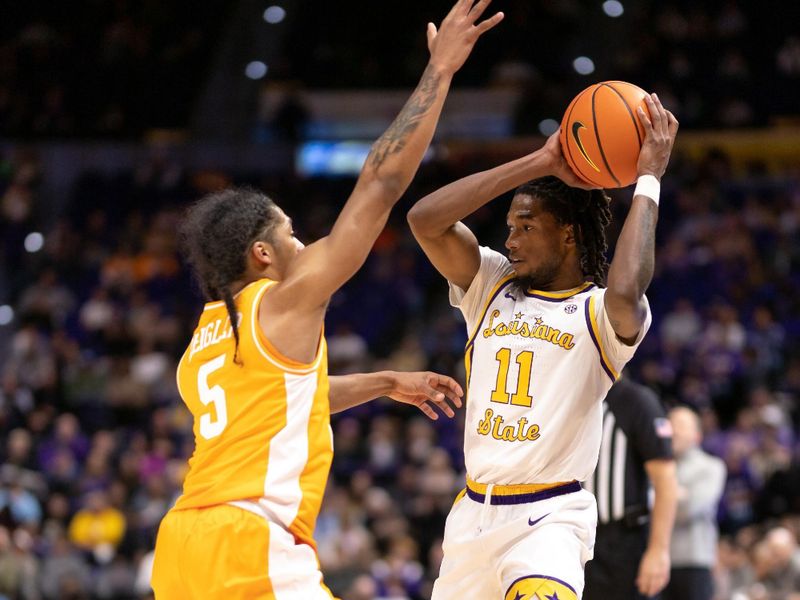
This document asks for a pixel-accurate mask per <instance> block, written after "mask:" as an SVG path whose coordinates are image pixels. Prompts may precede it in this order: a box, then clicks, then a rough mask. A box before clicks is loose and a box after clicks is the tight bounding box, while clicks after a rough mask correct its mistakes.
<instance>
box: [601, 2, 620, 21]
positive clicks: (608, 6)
mask: <svg viewBox="0 0 800 600" xmlns="http://www.w3.org/2000/svg"><path fill="white" fill-rule="evenodd" d="M603 12H604V13H606V14H607V15H608V16H609V17H614V18H616V17H621V16H622V13H624V12H625V7H624V6H622V2H618V0H606V1H605V2H603Z"/></svg>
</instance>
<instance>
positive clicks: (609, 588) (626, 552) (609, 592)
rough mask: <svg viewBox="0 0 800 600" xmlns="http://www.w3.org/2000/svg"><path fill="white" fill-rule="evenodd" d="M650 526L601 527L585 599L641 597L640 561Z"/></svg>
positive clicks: (631, 599)
mask: <svg viewBox="0 0 800 600" xmlns="http://www.w3.org/2000/svg"><path fill="white" fill-rule="evenodd" d="M647 533H648V528H647V526H646V525H644V526H638V527H627V526H625V525H623V524H621V523H620V524H617V523H610V524H607V525H598V526H597V540H596V541H595V544H594V558H593V559H592V560H591V561H589V562H588V563H586V587H585V588H584V590H583V600H640V599H643V598H644V596H642V595H641V594H639V592H638V591H637V590H636V575H637V574H638V573H639V562H640V561H641V560H642V555H643V554H644V551H645V549H646V548H647Z"/></svg>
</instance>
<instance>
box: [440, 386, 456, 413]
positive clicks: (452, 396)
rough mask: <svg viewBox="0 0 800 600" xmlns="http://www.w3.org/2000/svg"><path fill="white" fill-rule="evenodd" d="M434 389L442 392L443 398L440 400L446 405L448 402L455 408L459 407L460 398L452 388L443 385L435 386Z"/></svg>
mask: <svg viewBox="0 0 800 600" xmlns="http://www.w3.org/2000/svg"><path fill="white" fill-rule="evenodd" d="M436 389H438V390H439V391H440V392H442V393H443V394H444V399H443V400H441V403H442V404H445V405H447V403H448V402H450V403H451V404H452V405H453V406H455V407H456V408H461V398H459V397H458V396H457V395H456V393H455V392H453V390H451V389H450V388H448V387H445V386H443V385H438V386H436ZM448 406H449V405H448Z"/></svg>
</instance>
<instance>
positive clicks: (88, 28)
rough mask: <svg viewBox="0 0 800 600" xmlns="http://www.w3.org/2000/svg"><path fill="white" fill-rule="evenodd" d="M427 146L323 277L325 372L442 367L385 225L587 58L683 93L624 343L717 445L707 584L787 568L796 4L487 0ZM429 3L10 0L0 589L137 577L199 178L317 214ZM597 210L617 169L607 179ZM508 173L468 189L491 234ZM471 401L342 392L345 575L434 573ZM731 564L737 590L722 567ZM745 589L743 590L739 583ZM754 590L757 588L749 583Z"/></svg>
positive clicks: (491, 161) (325, 540)
mask: <svg viewBox="0 0 800 600" xmlns="http://www.w3.org/2000/svg"><path fill="white" fill-rule="evenodd" d="M494 5H496V6H495V7H496V9H497V10H503V11H504V12H505V13H506V19H505V21H504V22H503V23H502V24H501V25H500V26H498V28H497V29H496V30H495V31H492V32H490V33H489V34H487V35H486V37H485V39H482V40H481V41H480V42H479V44H478V47H477V48H476V50H475V52H474V53H473V55H472V56H471V57H470V59H469V61H468V63H467V64H466V66H465V67H464V69H463V70H462V71H461V72H459V74H458V75H457V77H456V80H455V84H454V89H453V91H452V93H451V95H450V97H449V98H448V101H447V104H446V106H445V109H444V113H443V116H442V121H441V126H440V127H439V129H438V132H437V136H436V138H435V140H434V144H433V145H432V147H431V150H430V151H429V154H428V156H427V157H426V159H425V161H424V163H423V166H422V167H421V169H420V172H419V174H418V176H417V177H416V179H415V181H414V183H413V184H412V186H411V188H410V189H409V191H408V193H407V196H406V198H404V199H403V200H402V201H401V202H400V205H399V206H398V208H397V209H396V211H395V212H394V214H393V216H392V218H391V219H390V222H389V224H388V226H387V228H386V230H385V232H384V233H383V234H382V236H381V237H380V239H379V240H378V242H377V243H376V245H375V249H374V252H373V254H372V255H371V256H370V258H369V260H368V262H367V264H366V265H365V267H364V268H363V269H362V270H361V271H360V272H359V273H358V275H357V276H356V277H355V278H354V279H353V280H352V281H351V282H350V283H349V284H348V285H347V286H345V287H344V288H343V289H342V290H341V291H340V292H339V293H337V294H336V296H334V298H333V301H332V302H331V306H330V309H329V313H328V318H327V325H326V327H327V332H328V335H329V338H328V339H329V353H330V370H331V372H332V373H347V372H353V371H360V370H372V369H381V368H390V369H397V370H411V369H432V370H437V371H440V372H443V373H446V374H450V375H454V376H456V377H458V378H459V379H460V380H461V381H462V382H463V366H462V358H463V356H462V352H463V347H464V343H465V341H466V339H465V338H466V336H465V332H464V326H463V322H461V320H460V317H459V315H458V313H457V312H456V311H453V310H450V308H449V306H448V303H447V300H446V297H447V294H446V292H447V288H446V284H445V283H444V282H443V281H442V280H441V278H440V277H439V276H438V274H437V273H435V271H434V270H433V269H432V267H431V266H430V264H429V263H428V261H427V260H426V259H425V257H424V256H423V255H422V253H421V252H420V250H419V248H418V246H417V244H416V243H415V242H414V240H413V238H412V236H411V234H410V232H409V230H408V227H407V225H406V222H405V213H406V212H407V210H408V208H409V207H410V206H411V204H412V203H413V201H415V200H416V199H419V198H420V197H422V196H423V195H425V194H427V193H429V192H431V191H432V190H434V189H436V188H437V187H439V186H441V185H443V184H445V183H448V182H450V181H452V180H454V179H456V178H458V177H460V176H463V175H466V174H469V173H472V172H474V171H476V170H480V169H485V168H489V167H492V166H495V165H497V164H499V163H500V162H502V161H505V160H509V159H512V158H516V157H518V156H521V155H523V154H525V153H527V152H529V151H531V150H532V149H534V148H536V147H538V146H539V145H540V144H541V143H543V141H544V136H546V135H549V134H550V133H552V132H553V131H555V130H556V129H557V127H558V124H559V122H560V120H561V117H562V115H563V111H564V109H565V107H566V106H567V104H568V102H569V101H570V100H571V98H572V97H573V96H574V95H575V94H576V93H577V92H579V91H580V90H582V89H584V88H585V87H586V86H588V85H590V84H591V83H594V82H597V81H603V80H609V79H619V80H626V81H631V82H633V83H636V84H637V85H639V86H641V87H643V88H645V89H647V90H650V91H655V92H657V93H658V94H659V97H660V98H661V99H662V101H663V103H664V105H665V106H666V107H667V108H669V109H670V110H671V111H673V112H674V113H675V114H676V116H677V117H678V119H679V120H680V122H681V130H680V133H679V136H678V142H677V148H676V151H675V153H674V154H673V159H672V162H671V164H670V167H669V170H668V171H667V175H666V176H665V178H664V182H663V193H662V196H663V198H662V201H661V205H660V222H659V227H658V240H657V252H656V261H657V262H656V273H655V277H654V281H653V283H652V285H651V287H650V289H649V291H648V297H649V299H650V302H651V306H652V309H653V316H654V325H653V328H652V329H651V332H650V334H649V335H648V337H647V338H646V340H645V341H644V343H643V345H642V347H641V349H640V351H639V353H638V354H637V356H636V358H635V359H634V360H633V362H632V363H631V365H630V370H631V373H632V375H634V376H635V377H636V378H637V379H639V380H640V381H642V382H643V383H645V384H646V385H648V386H650V387H651V388H653V389H654V390H656V391H657V392H658V394H659V396H660V398H661V399H662V401H663V402H664V403H665V405H666V406H673V405H676V404H688V405H690V406H692V407H694V408H695V409H696V410H697V411H699V413H700V414H701V417H702V422H703V428H704V448H705V449H706V450H707V451H708V452H711V453H712V454H715V455H717V456H719V457H721V458H722V459H723V460H725V462H726V464H727V467H728V479H727V482H726V487H725V492H724V495H723V499H722V502H721V504H720V507H719V512H718V522H719V524H720V528H721V530H722V532H723V534H724V536H723V539H722V541H721V544H720V553H719V561H718V566H717V569H716V571H715V577H716V581H717V589H718V598H720V599H722V598H737V599H738V598H769V599H772V598H789V597H791V595H790V594H791V593H793V592H795V591H797V590H798V589H800V553H798V549H797V539H798V535H799V534H800V444H799V443H798V432H799V431H800V405H799V404H798V398H799V396H800V337H799V335H800V268H799V267H800V241H798V240H800V235H799V234H800V33H798V26H797V24H798V23H800V3H796V2H783V1H777V0H775V1H773V0H766V1H764V2H760V3H752V2H744V1H736V0H707V1H688V0H686V1H677V0H674V1H655V0H652V1H649V0H637V1H632V0H628V1H622V2H618V1H615V0H607V1H605V2H603V1H601V0H598V1H589V0H581V1H579V0H563V1H559V2H548V1H545V0H495V2H494ZM449 7H450V2H449V0H447V1H443V0H428V1H426V2H419V3H417V2H409V1H408V0H405V1H402V2H401V1H400V0H386V1H384V2H381V3H379V4H375V5H374V6H371V7H370V10H367V9H366V8H365V6H364V3H363V2H357V1H355V0H337V1H336V2H323V1H319V0H318V1H314V0H305V1H301V0H274V1H273V0H267V1H263V2H258V1H255V0H238V1H230V0H228V1H222V0H205V1H203V2H188V1H179V0H160V1H156V0H138V1H133V0H114V1H106V0H84V1H76V2H47V1H43V0H39V1H37V0H34V1H30V2H24V3H20V2H17V3H9V2H6V3H4V4H3V5H2V7H0V457H1V458H2V468H1V469H0V597H4V596H5V597H8V598H24V599H36V598H46V599H50V598H60V599H68V598H76V599H77V598H146V597H148V595H149V583H148V580H149V568H150V563H151V560H152V555H151V551H152V547H153V543H154V539H155V533H156V529H157V526H158V523H159V521H160V519H161V517H162V516H163V515H164V513H165V512H166V511H167V510H168V508H169V507H170V506H171V504H172V502H173V501H174V499H175V498H176V496H177V495H178V494H179V493H180V486H181V482H182V478H183V474H184V470H185V466H186V459H187V457H188V456H189V455H190V454H191V451H192V446H193V438H192V431H191V421H190V419H189V413H188V411H187V410H186V409H185V408H184V406H183V405H182V403H181V400H180V397H179V395H178V392H177V389H176V386H175V365H176V362H177V360H178V358H179V357H180V355H181V353H182V352H183V350H184V348H185V346H186V343H187V341H188V340H189V338H190V335H191V331H192V328H193V326H194V324H195V322H196V317H197V314H198V313H199V310H200V308H201V306H202V301H203V300H202V298H201V296H200V294H199V290H198V288H197V286H196V285H195V283H194V282H193V281H191V278H190V276H189V274H188V271H187V269H186V268H185V266H184V265H183V263H182V260H181V257H180V255H179V253H178V251H177V240H176V239H175V231H176V225H177V223H178V221H179V220H180V218H181V213H182V211H183V209H184V208H185V207H186V206H187V204H188V203H190V202H192V201H193V200H195V199H197V198H199V197H200V196H201V195H203V194H204V193H206V192H209V191H214V190H218V189H220V188H222V187H225V186H228V185H232V184H250V185H254V186H256V187H258V188H260V189H262V190H264V191H265V192H266V193H268V194H269V195H271V196H272V197H274V199H275V200H276V202H277V203H278V204H279V205H281V206H282V207H284V208H286V210H287V212H288V213H289V214H291V215H292V217H293V219H294V223H295V228H296V230H297V231H298V234H299V236H300V238H301V240H302V241H304V242H308V241H312V240H314V239H317V238H319V237H320V236H322V235H325V234H326V233H327V232H328V230H329V228H330V226H331V224H332V223H333V220H334V218H335V216H336V214H337V212H338V210H339V209H340V207H341V206H342V205H343V203H344V201H345V199H346V198H347V196H348V195H349V193H350V191H351V190H352V186H353V183H354V177H355V175H356V174H357V172H358V169H359V167H360V164H361V162H363V160H364V158H365V157H366V154H367V153H368V151H369V147H370V145H371V143H372V142H373V140H374V138H375V137H376V136H377V135H378V134H380V133H381V132H382V131H383V129H384V128H385V127H386V126H387V125H388V124H389V123H390V121H391V120H392V118H393V117H394V116H395V114H396V113H397V111H398V109H399V108H400V106H401V105H402V103H403V102H404V101H405V99H406V98H407V97H408V94H409V93H410V90H411V88H412V87H413V86H414V85H415V84H416V81H417V78H418V76H419V73H421V72H422V70H423V68H424V65H425V62H426V60H427V49H426V46H425V25H426V23H427V22H428V21H438V20H440V19H441V18H442V16H443V15H444V14H446V12H447V10H449ZM611 195H612V198H613V199H614V203H613V209H614V221H613V223H612V225H611V229H610V231H609V238H610V240H612V248H611V250H610V252H612V253H613V240H615V239H616V236H617V234H618V230H619V227H620V225H621V223H622V221H623V218H624V215H625V214H626V211H627V206H628V204H629V202H630V195H631V191H630V190H614V191H612V192H611ZM508 201H509V198H508V197H505V198H501V199H498V200H497V201H495V202H493V203H491V204H490V205H488V206H487V207H486V208H484V209H482V210H480V211H478V212H477V213H476V214H474V215H473V216H472V217H470V221H469V224H470V226H471V227H472V228H473V230H474V231H475V232H476V233H477V235H478V237H479V239H480V240H481V243H483V244H487V245H492V246H494V247H496V248H498V249H501V248H502V243H503V240H504V236H505V213H506V211H507V208H508ZM462 426H463V425H462V415H460V414H459V415H457V416H456V418H455V419H454V420H452V421H450V420H444V419H440V420H439V421H437V422H430V421H428V420H427V419H425V418H424V417H422V416H421V415H418V414H417V413H414V412H412V411H411V410H410V409H408V408H407V407H403V406H398V405H395V404H391V403H388V402H376V403H372V404H369V405H365V406H362V407H358V408H356V409H354V410H352V411H349V412H347V413H344V414H342V415H337V416H336V418H335V419H334V423H333V428H334V434H335V438H334V439H335V452H336V454H335V458H334V464H333V471H332V474H331V481H330V483H329V487H328V492H327V497H326V503H325V506H324V508H323V512H322V514H321V515H320V519H319V523H318V529H317V532H316V538H317V540H318V541H319V552H320V558H321V561H322V566H323V572H324V573H325V576H326V581H327V582H328V584H329V585H330V587H331V588H332V589H333V590H334V591H335V592H336V593H337V594H338V595H341V596H342V597H343V598H344V599H346V600H370V599H373V598H382V599H393V600H399V599H403V598H406V599H411V600H418V599H424V598H429V596H430V586H431V582H432V580H433V578H434V577H435V575H436V573H437V571H438V565H439V561H440V559H441V549H440V538H441V534H442V531H443V527H444V518H445V515H446V514H447V512H448V511H449V509H450V506H451V504H452V501H453V498H454V496H455V494H456V493H457V492H458V490H460V489H461V488H462V487H463V481H464V473H463V458H462V452H461V443H462ZM737 590H738V591H737ZM737 594H739V595H737ZM759 594H760V595H759Z"/></svg>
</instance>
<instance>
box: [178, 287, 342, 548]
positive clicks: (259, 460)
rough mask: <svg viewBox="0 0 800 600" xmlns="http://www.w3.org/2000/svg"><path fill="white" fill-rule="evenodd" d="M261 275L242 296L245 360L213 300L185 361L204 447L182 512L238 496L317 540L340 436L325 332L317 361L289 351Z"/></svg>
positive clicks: (189, 399) (183, 376)
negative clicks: (278, 334)
mask: <svg viewBox="0 0 800 600" xmlns="http://www.w3.org/2000/svg"><path fill="white" fill-rule="evenodd" d="M273 285H275V282H274V281H270V280H268V279H261V280H259V281H255V282H253V283H251V284H250V285H248V286H247V287H245V288H244V289H243V290H242V291H241V292H239V294H237V295H236V297H235V299H234V302H235V304H236V308H237V312H238V319H239V336H240V342H239V355H238V356H239V359H240V361H241V362H242V365H238V364H236V363H235V362H234V349H235V340H234V337H233V329H232V328H231V325H230V320H229V318H228V311H227V310H226V308H225V303H224V302H212V303H209V304H206V306H205V309H204V310H203V313H202V315H201V316H200V321H199V323H198V324H197V328H196V329H195V332H194V335H193V336H192V341H191V343H190V344H189V347H188V348H187V349H186V352H185V353H184V355H183V358H181V361H180V363H178V373H177V379H178V389H179V391H180V394H181V397H182V398H183V401H184V402H185V403H186V406H187V407H188V408H189V410H190V411H191V412H192V415H193V416H194V427H193V430H194V438H195V450H194V453H193V454H192V457H191V458H190V459H189V472H188V474H187V476H186V480H185V482H184V485H183V495H182V496H181V497H180V498H179V499H178V501H177V503H176V504H175V510H182V509H188V508H200V507H205V506H213V505H218V504H224V503H227V504H233V505H234V506H239V507H241V508H244V509H245V510H249V511H251V512H254V513H256V514H259V515H262V516H265V517H266V518H267V519H269V520H270V521H272V522H274V523H277V524H279V525H281V526H283V527H284V528H285V529H287V530H288V531H289V532H290V533H292V534H293V535H294V536H295V537H296V539H298V540H300V541H302V542H304V543H307V544H310V545H311V546H312V547H313V546H314V543H313V540H312V534H313V531H314V524H315V521H316V518H317V515H318V513H319V509H320V504H321V503H322V495H323V492H324V490H325V482H326V480H327V478H328V471H329V470H330V465H331V459H332V458H333V441H332V434H331V428H330V404H329V400H328V389H329V388H328V360H327V351H326V345H325V338H324V337H323V335H322V332H321V331H320V334H319V335H320V342H319V349H318V351H317V355H316V357H315V359H314V361H313V362H311V363H309V364H302V363H298V362H297V361H294V360H291V359H288V358H286V357H284V356H282V355H281V354H280V353H279V352H278V351H277V350H275V348H274V347H273V346H272V345H271V344H270V343H269V341H268V340H267V339H266V337H265V336H264V334H263V332H262V331H261V327H260V326H259V323H258V309H259V304H260V301H261V298H262V297H263V295H264V294H265V293H269V291H268V290H269V288H270V287H272V286H273Z"/></svg>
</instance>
